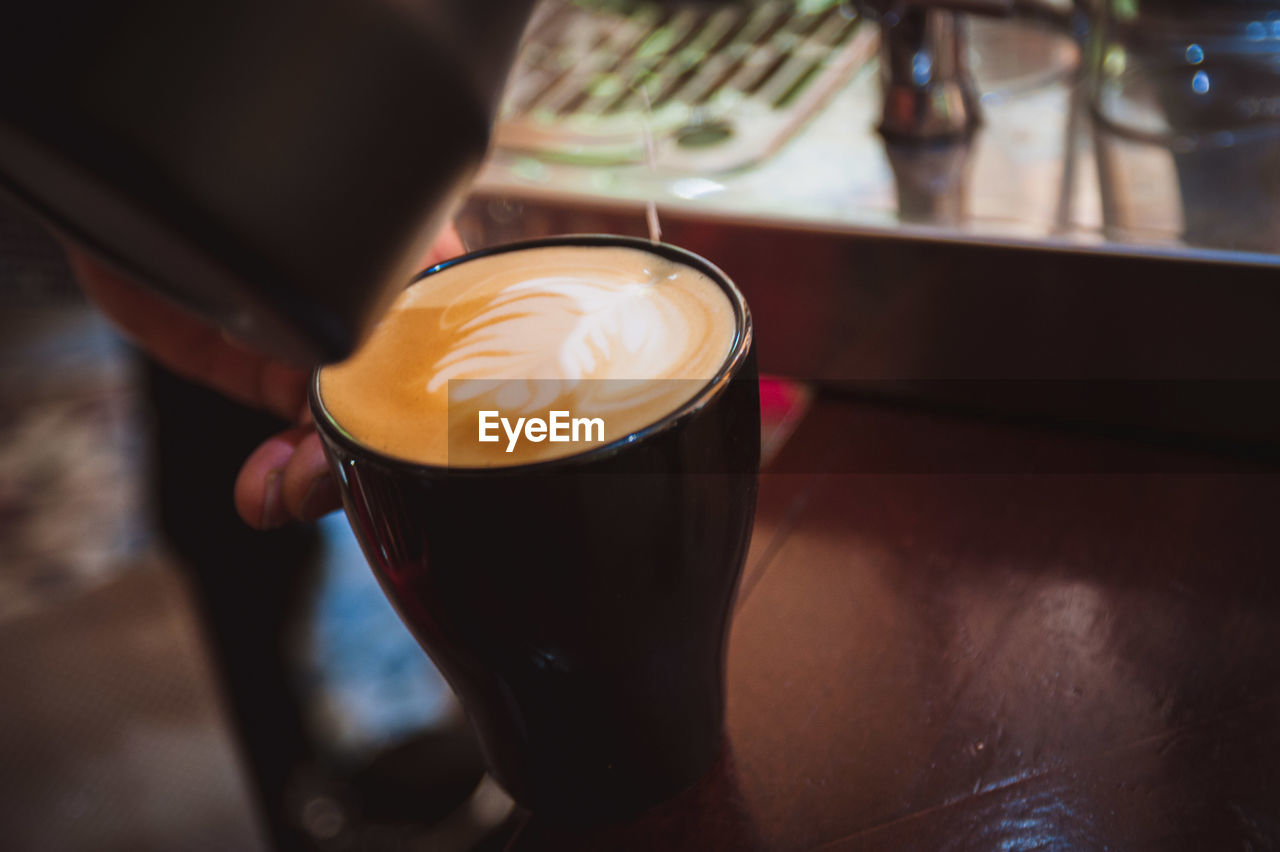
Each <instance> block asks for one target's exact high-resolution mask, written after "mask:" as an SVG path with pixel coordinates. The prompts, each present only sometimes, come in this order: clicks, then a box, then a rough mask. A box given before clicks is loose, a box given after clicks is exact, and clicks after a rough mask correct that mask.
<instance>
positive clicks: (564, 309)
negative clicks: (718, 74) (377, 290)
mask: <svg viewBox="0 0 1280 852" xmlns="http://www.w3.org/2000/svg"><path fill="white" fill-rule="evenodd" d="M735 327H736V324H735V318H734V313H733V306H732V304H731V303H730V301H729V299H728V297H727V296H726V295H725V294H724V293H723V292H722V291H721V289H720V287H719V286H718V285H717V284H716V283H715V282H714V281H713V280H711V279H710V278H708V277H707V276H705V275H704V274H702V273H701V272H699V271H697V270H695V269H692V268H690V267H687V266H684V265H682V264H678V263H675V262H673V261H670V260H667V259H666V258H663V257H661V256H658V255H654V254H650V253H649V252H645V251H642V250H639V249H633V248H623V247H614V246H548V247H543V248H535V249H526V250H522V251H513V252H505V253H500V254H495V255H490V256H487V257H481V258H476V259H474V260H470V261H466V262H464V263H460V264H457V265H455V266H452V267H450V268H448V269H445V270H443V271H441V272H438V273H436V274H434V275H431V276H429V277H427V278H425V279H423V280H422V281H421V282H419V283H417V284H415V285H413V286H412V287H410V288H409V289H407V290H406V291H405V292H404V293H403V294H401V296H400V298H399V299H398V300H397V301H396V302H395V304H394V305H393V306H392V308H391V310H390V311H389V312H388V314H387V316H386V317H385V318H384V319H383V321H382V322H381V323H380V324H379V326H378V327H377V328H376V329H375V330H374V332H373V334H372V335H371V337H370V339H369V340H368V341H367V343H366V344H365V345H364V346H363V347H361V349H360V351H359V352H357V353H356V355H355V356H353V357H352V358H351V359H349V360H347V361H345V362H343V363H342V364H338V365H334V366H331V367H327V368H325V369H324V370H323V371H322V372H321V380H320V381H321V383H320V393H321V398H322V400H323V402H324V405H325V407H326V408H327V409H328V411H329V412H330V414H332V415H333V417H334V419H335V420H336V421H337V422H338V423H339V424H340V425H341V426H342V427H343V429H345V430H346V431H347V432H348V433H349V434H350V435H351V436H352V437H354V438H355V439H356V440H358V441H360V442H361V443H363V444H366V445H368V446H369V447H371V448H373V449H376V450H378V451H380V452H384V453H386V454H388V455H392V456H397V457H400V458H404V459H408V460H410V461H416V462H422V463H426V464H434V465H446V464H448V465H452V466H467V467H474V466H491V465H512V464H523V463H528V462H531V461H541V460H544V459H549V458H555V457H558V456H563V455H568V454H571V453H575V452H580V451H582V450H584V449H589V448H590V447H591V446H594V445H596V442H591V443H589V444H585V443H581V442H580V443H551V442H549V441H544V442H541V443H533V442H529V441H524V442H522V443H521V444H520V445H519V447H518V448H517V451H516V452H506V449H507V440H506V438H505V437H504V438H503V440H501V441H499V442H497V443H494V444H482V443H478V442H477V440H476V438H477V436H476V423H477V419H478V412H479V411H482V410H493V409H497V410H499V411H501V413H502V415H503V416H505V417H509V418H510V419H511V420H512V421H514V420H515V419H516V418H517V417H521V416H525V417H533V416H541V417H545V416H546V414H547V412H549V411H551V410H557V409H558V410H566V411H568V412H569V413H570V415H571V416H572V417H575V418H576V417H599V418H601V419H603V420H604V424H605V428H604V440H605V441H606V442H607V441H612V440H616V439H617V438H620V437H624V436H626V435H628V434H631V433H633V432H635V431H638V430H639V429H642V428H644V427H645V426H648V425H650V424H651V423H654V422H656V421H658V420H660V419H662V417H663V416H665V415H666V414H667V413H669V412H671V411H673V410H675V409H676V408H678V407H680V406H681V405H682V404H684V403H685V402H687V401H688V400H689V399H690V398H691V397H693V396H694V395H695V394H696V393H697V392H698V391H699V390H700V389H701V388H702V387H703V386H704V385H705V383H706V381H707V380H709V379H711V378H713V377H714V376H715V375H716V373H718V372H719V370H720V368H721V366H722V365H723V364H724V361H725V359H726V358H727V356H728V355H729V352H730V350H731V348H732V346H733V343H734V334H735Z"/></svg>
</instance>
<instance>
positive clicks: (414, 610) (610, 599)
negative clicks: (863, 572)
mask: <svg viewBox="0 0 1280 852" xmlns="http://www.w3.org/2000/svg"><path fill="white" fill-rule="evenodd" d="M550 245H556V246H623V247H632V248H637V249H641V250H643V251H647V252H652V253H655V254H657V255H660V256H662V257H665V258H669V259H671V260H675V261H677V262H679V263H682V264H684V265H686V266H689V267H692V268H694V269H697V270H700V271H701V272H703V273H705V274H706V275H708V276H710V277H711V278H712V280H714V281H715V282H716V283H717V284H718V285H719V286H720V287H721V289H722V290H723V291H724V293H725V295H726V296H728V298H729V301H730V303H731V304H732V306H733V311H734V323H735V335H734V342H733V346H732V348H731V351H730V352H729V354H728V355H727V356H726V358H725V359H724V362H723V364H722V366H721V368H720V370H719V372H718V373H717V375H716V376H715V377H714V378H713V379H711V380H710V381H709V382H706V383H699V384H701V388H700V389H699V390H698V392H697V393H696V394H695V395H694V396H693V398H692V399H690V400H689V401H688V402H686V403H684V404H683V405H681V406H679V407H678V408H676V409H675V410H673V411H671V412H670V413H668V414H667V415H666V416H665V417H663V418H662V419H661V420H659V421H658V422H656V423H653V424H650V425H648V426H646V427H645V428H642V429H640V430H638V431H636V432H634V433H632V434H630V435H628V436H626V437H624V438H622V439H620V440H616V441H613V442H611V443H608V444H605V445H602V446H598V447H595V448H592V449H589V450H587V451H584V452H580V453H577V454H576V455H571V456H566V457H563V458H557V459H553V460H550V461H541V462H534V463H529V464H523V465H516V466H511V467H499V468H448V467H438V466H430V465H423V464H415V463H412V462H407V461H403V460H400V459H396V458H391V457H388V456H386V455H383V454H380V453H378V452H376V451H374V450H372V449H370V448H368V447H365V446H363V445H361V444H360V443H359V442H357V441H356V440H354V439H353V438H352V437H351V436H350V435H348V434H346V433H345V432H344V431H343V429H342V428H341V426H339V425H338V424H337V423H336V422H335V421H334V419H333V417H332V416H331V415H330V414H329V413H328V412H327V410H326V409H325V406H324V403H323V400H322V399H321V398H320V391H319V379H318V374H317V377H316V379H315V380H314V381H313V382H312V386H311V409H312V412H313V414H314V417H315V422H316V425H317V427H318V429H319V432H320V435H321V437H322V438H323V440H324V444H325V448H326V451H327V453H328V456H329V461H330V464H331V465H332V467H333V470H334V472H335V474H336V475H337V478H338V481H339V483H340V486H341V491H342V498H343V503H344V506H345V508H346V511H347V516H348V518H349V520H350V522H351V526H352V528H353V529H354V530H355V533H356V536H357V538H358V539H359V540H360V544H361V546H362V547H363V549H364V552H365V555H366V557H367V558H368V560H369V562H370V564H371V565H372V566H373V569H374V572H375V573H376V574H377V575H378V578H379V580H380V582H381V583H382V586H383V588H384V590H385V591H386V593H387V595H388V596H389V597H390V598H391V600H392V601H393V602H394V603H395V605H396V607H397V609H398V610H399V612H400V615H401V617H402V618H403V619H404V621H405V623H406V624H407V625H408V626H409V628H410V629H411V630H412V631H413V632H414V633H415V635H416V636H417V637H418V640H419V641H420V642H421V643H422V645H423V647H424V648H425V649H426V650H427V652H428V653H429V654H430V655H431V658H432V659H433V660H434V661H435V663H436V665H437V666H438V667H439V668H440V671H441V672H442V673H443V674H444V676H445V677H446V678H447V679H448V681H449V683H450V684H451V685H452V687H453V689H454V691H455V692H456V693H457V694H458V697H459V698H460V700H461V702H462V705H463V707H464V708H465V710H466V712H467V714H468V716H469V717H470V719H471V722H472V724H473V726H474V728H475V731H476V733H477V735H478V738H479V741H480V744H481V747H482V749H483V751H484V755H485V758H486V760H487V762H488V765H489V767H490V770H491V771H492V773H493V775H494V777H495V778H496V779H497V780H498V781H499V782H500V783H501V784H502V785H503V786H504V787H505V788H506V789H507V790H508V792H510V793H511V795H512V796H513V797H514V798H515V799H516V800H517V801H518V802H520V803H521V804H522V805H524V806H525V807H527V808H530V809H532V810H534V811H536V812H538V813H539V814H540V815H547V816H551V817H552V818H558V819H563V820H571V821H597V820H603V819H609V818H615V817H621V816H626V815H628V814H631V813H635V812H638V811H640V810H642V809H644V808H645V807H647V806H649V805H651V804H654V803H656V802H659V801H662V800H663V799H666V798H669V797H670V796H672V795H675V794H676V793H678V792H680V791H681V790H683V789H685V788H687V787H689V786H691V785H692V784H693V783H694V782H695V781H697V780H698V778H699V777H701V775H702V774H703V773H704V772H705V771H706V770H707V768H708V767H709V766H710V765H711V763H712V762H713V761H714V760H715V758H716V756H717V755H718V754H719V752H720V748H721V744H722V741H723V732H724V704H725V654H726V645H727V640H728V627H729V618H730V614H731V612H732V609H733V601H734V596H735V593H736V589H737V584H738V579H739V576H740V574H741V572H742V565H743V561H744V559H745V557H746V553H747V546H748V543H749V540H750V535H751V525H752V520H753V516H754V512H755V502H756V474H757V468H758V465H759V457H760V409H759V387H758V380H757V373H756V360H755V349H754V344H753V340H752V338H753V335H752V326H751V316H750V313H749V312H748V310H747V305H746V302H745V301H744V300H743V298H742V295H741V293H739V292H738V290H737V289H736V288H735V287H734V286H733V284H732V283H731V282H730V281H729V279H728V278H727V277H726V276H725V275H724V273H723V272H721V271H720V270H718V269H717V268H716V267H714V266H712V265H711V264H710V263H708V262H707V261H705V260H703V259H702V258H700V257H698V256H696V255H694V254H691V253H689V252H686V251H684V250H682V249H678V248H675V247H673V246H667V245H662V244H653V243H650V242H647V241H644V240H636V239H630V238H623V237H596V236H577V237H561V238H554V239H546V240H538V241H534V242H526V243H519V244H513V245H507V246H502V247H498V248H494V249H488V250H484V251H480V252H475V253H473V254H470V255H467V256H464V257H461V258H458V259H456V260H452V261H449V262H447V263H445V264H441V265H440V266H437V267H433V268H432V269H429V270H427V271H426V272H424V273H423V274H422V275H421V276H419V279H421V278H423V277H426V276H430V275H431V274H433V273H434V272H436V271H438V270H440V269H443V268H445V267H450V266H454V265H457V264H463V263H467V262H468V261H469V260H471V259H473V258H476V257H481V256H485V255H489V254H494V253H496V252H512V251H520V250H522V249H527V248H534V247H538V246H550Z"/></svg>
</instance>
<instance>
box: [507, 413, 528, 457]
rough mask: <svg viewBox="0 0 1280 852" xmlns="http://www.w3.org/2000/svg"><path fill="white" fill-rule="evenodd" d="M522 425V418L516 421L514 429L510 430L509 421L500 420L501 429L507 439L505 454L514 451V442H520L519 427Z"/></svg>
mask: <svg viewBox="0 0 1280 852" xmlns="http://www.w3.org/2000/svg"><path fill="white" fill-rule="evenodd" d="M523 425H524V418H523V417H521V418H519V419H517V420H516V428H514V429H512V428H511V421H510V420H508V419H507V418H505V417H503V418H502V428H503V430H504V431H505V432H506V433H507V438H508V439H509V440H508V442H507V452H509V453H510V452H514V451H515V448H516V441H518V440H520V427H521V426H523Z"/></svg>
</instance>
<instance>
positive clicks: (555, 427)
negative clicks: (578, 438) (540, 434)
mask: <svg viewBox="0 0 1280 852" xmlns="http://www.w3.org/2000/svg"><path fill="white" fill-rule="evenodd" d="M568 418H569V412H567V411H552V412H551V422H550V426H551V434H550V436H548V440H550V441H551V442H552V443H557V444H563V443H566V442H567V441H568V440H569V432H568V429H569V419H568Z"/></svg>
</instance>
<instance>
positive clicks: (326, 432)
mask: <svg viewBox="0 0 1280 852" xmlns="http://www.w3.org/2000/svg"><path fill="white" fill-rule="evenodd" d="M553 246H581V247H620V248H635V249H640V250H641V251H647V252H650V253H651V254H656V255H658V256H660V257H664V258H666V259H668V260H672V261H675V262H677V263H681V264H683V265H685V266H689V267H692V268H693V269H696V270H698V271H699V272H702V273H703V274H705V275H707V276H708V277H709V278H711V280H712V281H714V282H715V283H716V284H717V285H718V286H719V287H720V289H721V291H722V292H723V293H724V294H725V296H727V297H728V299H729V302H730V304H731V305H732V306H733V313H734V326H735V327H734V339H733V343H732V345H731V346H730V347H729V354H728V355H726V356H725V358H724V361H723V362H722V363H721V365H720V369H719V370H718V371H717V372H716V374H715V375H714V376H713V377H712V378H711V379H709V380H708V381H707V382H706V383H705V384H704V385H703V386H702V387H701V388H700V389H699V390H698V392H697V393H695V394H694V395H693V396H692V397H690V398H689V399H688V400H686V401H685V402H684V404H682V405H681V406H679V407H678V408H676V409H674V410H672V411H670V412H668V413H667V414H665V415H664V416H663V417H661V418H659V419H658V420H656V421H654V422H653V423H650V424H648V425H646V426H644V427H642V428H640V429H637V430H636V431H634V432H631V433H629V434H627V435H623V436H622V437H620V438H618V439H616V440H613V441H610V442H609V443H607V444H601V445H600V446H597V447H592V448H591V449H589V450H583V451H581V452H577V453H573V454H571V455H567V456H560V457H557V458H552V459H543V460H541V461H533V462H525V463H522V464H511V465H495V466H488V467H449V466H447V465H436V464H427V463H425V462H417V461H412V460H410V459H405V458H401V457H399V456H394V455H390V454H388V453H384V452H382V451H380V450H375V449H374V448H372V447H370V446H368V445H367V444H364V443H361V442H360V441H359V440H358V439H356V438H355V437H354V436H353V435H351V434H350V433H349V432H348V431H347V430H346V429H344V428H343V427H342V425H341V424H340V423H338V421H337V419H336V418H334V417H333V415H332V414H330V413H329V410H328V409H327V408H325V405H324V401H323V400H322V399H321V396H320V372H321V370H322V369H324V365H321V366H318V367H316V368H315V369H314V370H312V373H311V380H310V382H309V383H308V391H307V400H308V403H309V407H310V410H311V417H312V420H313V421H314V422H315V425H316V429H317V431H319V432H320V433H321V435H322V437H323V438H325V440H327V441H333V442H334V443H337V444H339V445H340V446H341V447H342V448H343V449H344V450H345V451H346V452H348V453H351V454H358V455H359V456H360V457H361V458H362V459H365V460H369V461H373V462H377V463H379V464H382V465H384V466H388V467H393V468H398V469H402V470H409V471H412V472H414V473H416V474H419V475H426V476H449V477H450V478H456V477H475V478H484V477H501V476H511V475H513V474H514V475H522V474H526V473H528V474H540V473H547V472H553V471H555V470H559V469H566V468H574V467H578V466H581V465H585V464H590V463H592V462H595V461H598V460H599V459H602V458H606V457H609V456H613V455H616V454H617V453H618V452H620V451H621V450H622V449H623V448H625V447H629V446H632V445H634V444H639V443H643V442H649V441H651V440H653V439H655V438H657V437H658V436H660V435H663V434H666V433H667V432H670V431H671V430H673V429H675V428H677V427H678V426H679V425H681V424H682V423H684V422H685V421H687V420H688V419H690V418H691V417H693V416H694V415H696V414H697V413H698V412H699V411H701V410H702V409H703V408H705V407H706V406H707V405H708V404H710V403H711V402H712V401H713V400H714V399H716V398H717V397H718V396H719V395H720V394H721V393H723V392H724V390H725V388H727V387H728V385H729V382H730V381H731V380H732V379H733V377H734V376H736V375H737V374H738V372H739V371H740V370H741V369H742V365H743V364H744V363H745V362H746V360H747V355H748V353H749V352H750V350H751V346H752V343H753V341H754V328H753V325H752V320H751V310H750V308H748V307H747V301H746V299H745V298H744V297H743V295H742V292H741V291H740V290H738V288H737V285H735V284H734V283H733V279H731V278H730V277H729V276H728V275H727V274H725V272H724V270H722V269H720V267H718V266H716V265H715V264H713V263H712V262H711V261H709V260H707V259H706V258H704V257H702V256H701V255H698V254H695V253H694V252H691V251H689V250H688V249H683V248H680V247H679V246H674V245H671V244H670V243H663V242H654V241H652V240H647V239H644V238H642V237H628V236H618V235H613V234H566V235H560V236H553V237H540V238H537V239H531V240H519V241H517V242H511V243H502V244H499V245H495V246H489V247H487V248H482V249H477V250H475V251H470V252H467V253H465V254H461V255H458V256H457V257H453V258H450V259H448V260H445V261H442V262H440V263H437V264H435V265H434V266H429V267H427V268H426V269H423V270H422V271H420V272H418V273H417V274H416V275H414V276H413V278H411V279H410V280H409V283H408V284H406V285H405V287H406V288H408V287H411V286H413V285H414V284H416V283H418V282H419V281H421V280H422V279H424V278H427V277H429V276H431V275H434V274H436V273H437V272H440V271H442V270H445V269H448V268H450V267H453V266H457V265H459V264H462V263H467V262H469V261H472V260H477V259H479V258H482V257H489V256H492V255H495V254H505V253H507V252H513V251H525V250H528V249H535V248H547V247H553Z"/></svg>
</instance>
